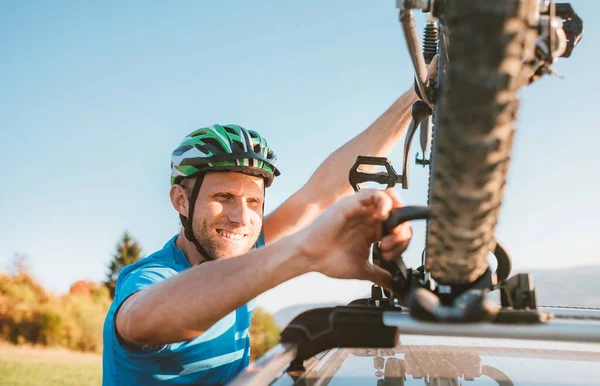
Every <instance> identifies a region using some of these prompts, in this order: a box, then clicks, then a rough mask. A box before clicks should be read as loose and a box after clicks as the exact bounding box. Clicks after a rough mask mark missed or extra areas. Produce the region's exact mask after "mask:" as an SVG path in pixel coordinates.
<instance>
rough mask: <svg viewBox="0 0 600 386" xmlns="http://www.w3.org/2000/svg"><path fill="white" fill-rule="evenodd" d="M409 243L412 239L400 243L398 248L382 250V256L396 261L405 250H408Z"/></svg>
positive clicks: (387, 259)
mask: <svg viewBox="0 0 600 386" xmlns="http://www.w3.org/2000/svg"><path fill="white" fill-rule="evenodd" d="M409 243H410V240H407V241H405V242H404V243H400V244H398V246H397V247H396V248H393V249H390V250H387V251H381V256H382V257H383V259H384V260H386V261H394V260H396V259H397V258H398V257H400V256H402V254H403V253H404V251H406V249H407V248H408V244H409Z"/></svg>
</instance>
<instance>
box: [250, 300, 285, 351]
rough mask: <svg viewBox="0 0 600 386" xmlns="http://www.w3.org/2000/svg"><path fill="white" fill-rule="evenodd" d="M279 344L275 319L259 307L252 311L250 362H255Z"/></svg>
mask: <svg viewBox="0 0 600 386" xmlns="http://www.w3.org/2000/svg"><path fill="white" fill-rule="evenodd" d="M277 343H279V327H277V323H275V318H273V316H272V315H271V314H269V313H268V312H267V311H265V310H263V309H262V308H260V307H257V308H256V309H254V313H253V315H252V321H251V323H250V361H252V362H253V361H255V360H256V359H258V358H260V357H261V356H262V355H263V354H265V353H266V352H267V351H269V350H270V349H271V348H272V347H273V346H275V345H277Z"/></svg>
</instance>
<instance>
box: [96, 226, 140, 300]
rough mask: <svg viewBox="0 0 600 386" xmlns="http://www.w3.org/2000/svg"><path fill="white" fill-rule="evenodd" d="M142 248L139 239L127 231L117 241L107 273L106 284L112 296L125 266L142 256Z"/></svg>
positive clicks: (112, 296)
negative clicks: (133, 237)
mask: <svg viewBox="0 0 600 386" xmlns="http://www.w3.org/2000/svg"><path fill="white" fill-rule="evenodd" d="M141 252H142V250H141V248H140V246H139V245H138V243H137V241H135V240H134V239H132V238H131V236H129V234H128V233H127V231H125V233H123V237H121V240H119V241H118V242H117V245H116V247H115V253H114V254H113V255H112V260H111V262H110V264H109V265H108V272H107V273H106V281H105V282H104V285H105V286H106V287H107V288H108V290H109V292H110V297H111V298H114V296H115V287H116V284H117V277H118V276H119V272H121V269H123V267H125V266H127V265H129V264H133V263H135V262H136V261H138V260H139V259H140V258H141V256H140V255H141Z"/></svg>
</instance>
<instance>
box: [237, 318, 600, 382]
mask: <svg viewBox="0 0 600 386" xmlns="http://www.w3.org/2000/svg"><path fill="white" fill-rule="evenodd" d="M538 309H539V310H543V311H549V310H552V311H554V310H560V312H559V313H557V314H556V315H554V318H553V319H551V320H549V321H546V322H543V323H531V324H523V323H517V324H507V323H497V322H496V323H494V322H486V321H483V322H474V323H440V322H426V321H420V320H417V319H414V318H413V317H412V316H411V315H410V314H409V313H408V312H407V311H406V310H405V309H403V310H389V309H385V308H379V307H370V306H338V307H327V308H317V309H313V310H309V311H306V312H304V313H302V314H300V315H298V316H297V317H296V318H295V319H294V320H292V321H291V322H290V323H289V325H288V326H287V327H286V328H285V329H284V330H283V332H282V333H281V343H280V344H279V345H277V346H276V347H275V348H273V349H271V350H270V351H269V352H268V353H267V354H265V355H264V356H263V357H261V358H260V359H259V360H258V361H257V362H255V363H254V364H253V365H252V367H251V368H250V369H247V370H246V371H244V372H242V373H241V374H240V375H238V376H237V377H236V378H235V379H234V380H233V381H232V382H231V383H230V384H231V385H259V384H260V385H262V384H268V383H270V381H271V380H272V379H273V378H275V377H276V376H277V375H279V374H281V373H282V372H283V371H286V372H288V373H291V374H299V373H302V372H304V361H305V360H307V359H309V358H311V357H313V356H314V355H316V354H318V353H321V352H323V351H326V350H328V349H331V348H339V347H345V348H355V349H359V348H375V347H376V348H389V349H392V348H394V347H396V345H397V343H398V341H399V336H400V334H403V335H428V336H431V335H434V336H449V337H477V338H504V339H527V340H543V341H560V342H576V343H600V310H595V309H562V308H553V307H538ZM357 332H360V333H357Z"/></svg>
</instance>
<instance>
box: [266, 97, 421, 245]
mask: <svg viewBox="0 0 600 386" xmlns="http://www.w3.org/2000/svg"><path fill="white" fill-rule="evenodd" d="M416 100H417V95H416V93H415V92H414V90H413V88H412V87H411V89H410V90H409V91H407V92H405V93H404V94H403V95H402V96H401V97H400V98H398V99H397V100H396V101H395V102H394V103H393V104H392V105H391V106H390V107H389V108H388V109H387V110H386V111H385V113H383V114H382V115H381V116H380V117H379V118H378V119H377V120H375V122H373V123H372V124H371V125H370V126H369V127H368V128H367V129H366V130H364V131H363V132H362V133H360V134H359V135H357V136H356V137H354V138H353V139H351V140H350V141H349V142H347V143H346V144H344V145H342V146H341V147H340V148H338V149H337V150H336V151H334V152H333V153H332V154H331V155H329V157H327V158H326V159H325V161H323V163H322V164H321V165H320V166H319V168H318V169H317V170H316V171H315V173H314V174H313V175H312V177H311V178H310V179H309V180H308V182H307V183H306V184H305V185H304V186H303V187H302V188H301V189H300V190H298V191H297V192H296V193H295V194H294V195H292V196H291V197H290V198H289V199H287V200H286V201H285V202H284V203H283V204H281V206H279V207H278V208H277V209H275V210H274V211H273V212H272V213H270V214H269V216H267V217H266V218H265V221H264V232H265V240H266V242H267V243H271V242H274V241H276V240H278V239H280V238H281V237H285V236H286V235H289V234H292V233H294V232H296V231H297V230H298V229H301V228H304V227H305V226H306V225H308V224H310V223H311V222H312V221H313V220H314V219H315V218H316V217H317V216H319V215H320V214H321V213H322V212H323V211H324V210H325V209H326V208H327V207H329V206H330V205H331V204H333V203H335V202H336V201H337V200H339V199H340V198H342V197H344V196H347V195H349V194H351V193H352V192H353V190H352V187H351V186H350V184H349V183H348V172H349V171H350V167H351V166H352V165H354V163H355V162H356V157H357V156H359V155H369V156H377V157H380V156H384V155H387V154H389V152H390V151H391V150H392V148H393V147H394V146H395V145H396V143H397V142H398V141H400V139H402V137H403V136H404V134H405V133H406V130H407V129H408V125H409V124H410V120H411V114H410V111H411V107H412V104H413V103H414V102H415V101H416ZM364 170H365V171H367V172H369V171H373V170H369V168H368V167H364Z"/></svg>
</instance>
